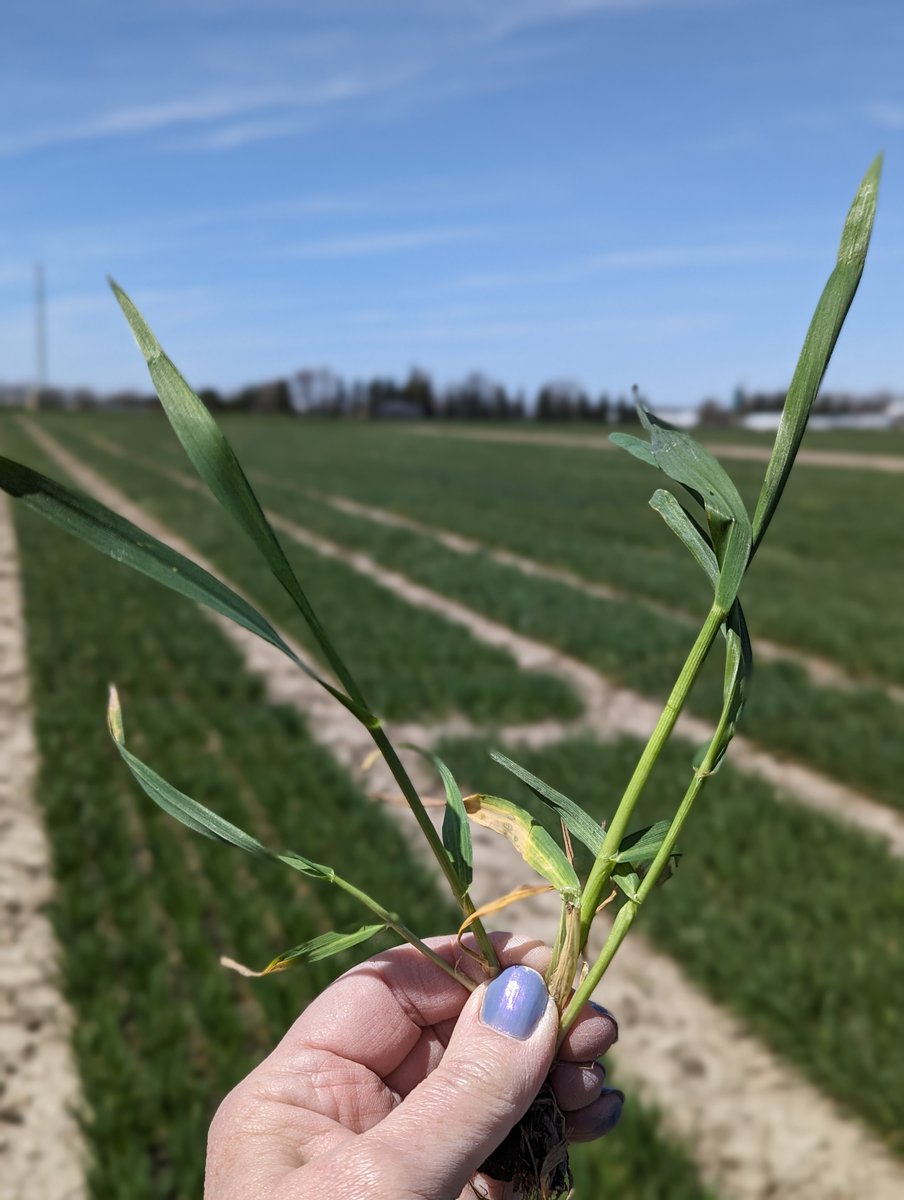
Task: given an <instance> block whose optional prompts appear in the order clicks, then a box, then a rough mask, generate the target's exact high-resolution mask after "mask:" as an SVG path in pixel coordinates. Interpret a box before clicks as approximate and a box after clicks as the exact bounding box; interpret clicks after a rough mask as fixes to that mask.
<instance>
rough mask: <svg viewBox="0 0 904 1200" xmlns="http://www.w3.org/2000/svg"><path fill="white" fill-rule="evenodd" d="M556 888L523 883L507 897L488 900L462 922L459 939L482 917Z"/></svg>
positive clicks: (548, 884) (543, 884)
mask: <svg viewBox="0 0 904 1200" xmlns="http://www.w3.org/2000/svg"><path fill="white" fill-rule="evenodd" d="M554 891H555V888H554V887H553V886H552V884H551V883H537V884H533V885H531V884H527V883H522V884H521V886H520V887H516V888H513V889H512V891H510V892H508V893H507V894H506V895H505V896H500V897H499V899H498V900H488V901H487V903H486V904H481V906H480V908H478V909H475V910H474V912H472V913H471V915H470V916H469V917H466V918H465V919H464V921H462V923H461V925H460V926H459V929H458V937H459V939H460V938H461V935H462V934H463V933H465V932H466V931H467V929H468V927H469V926H470V925H472V924H473V923H474V922H475V921H479V920H480V918H481V917H488V916H490V914H491V913H494V912H499V910H500V909H503V908H508V906H509V905H510V904H515V903H516V901H518V900H526V899H527V898H528V897H529V896H539V895H541V894H542V893H543V892H554Z"/></svg>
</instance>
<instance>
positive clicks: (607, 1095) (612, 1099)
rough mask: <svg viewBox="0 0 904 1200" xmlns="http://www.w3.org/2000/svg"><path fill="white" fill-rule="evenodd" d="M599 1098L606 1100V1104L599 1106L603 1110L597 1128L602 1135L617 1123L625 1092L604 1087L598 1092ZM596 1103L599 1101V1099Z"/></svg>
mask: <svg viewBox="0 0 904 1200" xmlns="http://www.w3.org/2000/svg"><path fill="white" fill-rule="evenodd" d="M600 1100H606V1101H608V1103H607V1104H604V1105H602V1106H601V1107H602V1109H603V1111H602V1113H601V1115H600V1116H601V1119H600V1123H599V1126H598V1128H599V1131H600V1135H602V1134H604V1133H608V1132H609V1131H610V1130H611V1129H614V1128H615V1126H616V1125H617V1124H618V1121H619V1118H620V1117H621V1114H622V1108H623V1107H624V1104H625V1093H624V1092H620V1091H619V1090H618V1088H605V1087H604V1088H603V1090H602V1091H601V1092H600ZM597 1103H599V1100H598V1101H597Z"/></svg>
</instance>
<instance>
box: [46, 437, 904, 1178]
mask: <svg viewBox="0 0 904 1200" xmlns="http://www.w3.org/2000/svg"><path fill="white" fill-rule="evenodd" d="M29 432H30V433H32V435H33V436H35V438H36V440H38V441H39V442H40V444H41V445H42V446H43V447H44V449H45V450H46V451H47V452H48V453H49V454H50V455H52V456H53V457H54V458H56V460H57V461H58V462H59V463H60V464H61V465H62V466H63V467H64V468H65V469H66V470H68V471H70V472H71V473H72V475H73V477H74V478H76V479H77V480H78V482H79V484H80V485H81V486H82V487H84V488H86V489H87V490H89V491H91V492H92V493H93V494H94V495H95V496H97V497H98V498H99V499H101V500H102V501H103V502H104V503H105V504H107V505H109V506H110V507H112V508H115V509H116V510H117V511H118V512H120V513H122V514H123V515H124V516H126V517H128V518H129V520H132V521H134V522H135V523H136V524H139V525H141V526H142V527H143V528H145V529H147V530H148V531H149V532H151V533H152V534H153V535H154V536H155V537H159V538H161V540H165V541H167V542H168V543H169V544H170V545H172V546H173V547H174V548H176V549H178V550H179V551H180V552H181V553H184V554H188V555H190V556H191V557H192V558H193V559H194V560H195V561H196V562H199V563H201V564H202V565H204V566H205V567H207V569H211V565H210V564H208V563H205V562H204V559H203V558H202V557H201V556H200V555H198V554H196V553H195V552H194V551H193V549H192V547H191V546H190V545H188V544H187V543H186V542H184V541H183V540H182V539H181V538H178V537H177V536H175V535H173V534H172V533H171V532H170V531H169V530H167V529H166V528H165V527H164V526H163V525H162V524H161V523H160V522H158V521H156V520H154V519H153V518H152V517H151V516H150V515H149V514H147V513H145V512H143V511H142V510H141V509H140V508H138V506H137V505H134V504H132V503H131V502H130V501H129V500H128V498H127V497H126V496H125V495H124V494H123V493H122V492H120V491H119V490H118V489H117V488H114V487H113V486H112V485H110V484H108V483H107V482H106V481H105V480H104V479H103V478H102V477H101V476H99V475H98V474H97V473H96V472H94V471H92V470H90V469H89V468H87V467H85V466H83V465H82V464H80V463H79V462H78V461H77V460H76V459H74V458H73V456H72V455H71V454H69V453H68V452H67V451H65V450H64V449H63V447H62V446H60V445H59V443H57V442H56V441H55V440H54V439H52V438H50V437H49V436H48V435H47V434H46V433H44V432H43V431H41V430H38V429H36V428H35V427H34V426H31V425H30V426H29ZM227 582H228V581H227ZM230 586H231V585H230ZM210 615H211V617H212V619H213V620H215V621H216V622H217V623H218V624H219V625H220V627H221V628H222V629H223V631H224V633H225V634H226V635H227V636H228V637H229V639H230V640H231V641H232V642H233V644H234V645H236V646H237V647H238V649H239V650H240V651H241V653H242V654H243V656H244V658H245V662H246V665H247V668H248V669H249V670H250V671H252V672H254V673H255V674H257V675H258V676H259V677H261V678H262V680H263V682H264V684H265V687H266V689H267V694H268V697H269V698H270V699H271V700H272V701H278V702H280V703H291V704H294V705H295V706H296V707H297V708H298V709H299V710H300V711H301V712H302V713H303V715H304V716H305V718H306V719H307V721H308V723H309V727H310V729H311V731H312V733H313V734H314V736H316V737H317V738H318V740H320V741H322V742H323V744H324V745H325V746H327V747H328V748H329V749H330V750H331V751H332V752H333V753H334V754H335V756H336V757H337V758H338V759H339V761H340V762H342V763H343V764H344V765H345V766H347V767H349V768H350V769H352V770H355V769H356V768H358V767H359V766H360V764H361V762H362V760H363V759H364V757H365V755H366V754H367V752H368V751H369V750H370V748H371V745H372V743H371V741H370V739H369V737H368V736H367V734H366V733H365V732H364V730H362V729H361V727H360V725H358V724H357V722H356V721H355V720H354V718H352V717H351V716H350V714H349V713H347V712H346V711H345V710H344V709H343V708H342V707H341V706H339V705H338V704H336V703H335V702H334V701H332V700H331V699H330V698H329V697H328V696H327V694H326V693H325V692H323V691H322V689H320V688H319V687H318V686H317V685H316V684H315V683H314V682H313V681H312V680H310V679H309V678H308V677H307V676H305V675H304V674H302V672H300V671H298V670H297V669H296V668H295V667H293V665H292V664H291V663H290V662H289V660H288V659H286V658H285V657H284V656H282V655H281V654H279V652H278V651H276V650H274V648H273V647H271V646H269V645H267V644H266V643H265V642H262V641H261V640H260V639H259V638H256V637H255V636H254V635H253V634H251V633H249V632H248V631H246V630H244V629H241V628H239V627H238V626H236V625H234V624H233V623H232V622H230V621H228V620H226V619H225V618H222V617H219V616H216V615H214V614H210ZM470 619H471V617H470V616H469V620H470ZM479 620H480V621H481V622H482V620H483V619H482V618H480V619H479ZM487 624H488V625H491V623H487ZM496 630H498V631H500V632H503V631H502V630H501V627H498V626H497V627H496ZM513 638H514V635H512V634H511V632H510V631H509V635H508V641H507V644H508V645H509V648H510V649H512V648H513V646H514V644H515V643H514V641H512V639H513ZM517 641H518V642H524V641H526V639H517ZM528 648H529V644H528V646H527V647H524V648H523V649H525V650H527V649H528ZM549 654H550V652H549V651H548V650H545V651H544V652H543V654H542V655H541V657H542V658H544V659H545V661H544V663H543V665H544V668H545V667H546V666H547V664H548V661H549ZM534 656H535V653H534V652H533V650H532V653H531V654H530V655H528V657H534ZM577 665H578V666H579V667H580V664H577ZM582 670H584V671H587V669H586V668H582ZM587 673H588V675H590V676H593V674H594V673H593V672H589V671H588V672H587ZM588 682H589V681H588ZM594 686H595V687H597V688H598V690H599V693H600V695H601V696H602V695H604V694H605V685H604V684H603V682H602V681H601V680H598V679H597V680H596V681H595V684H594ZM644 703H646V702H644ZM409 732H410V730H402V729H398V730H394V731H393V733H394V734H400V735H404V734H406V733H409ZM443 732H445V730H444V729H438V728H437V729H431V730H425V729H422V730H420V731H418V736H419V737H420V738H421V740H422V741H426V740H432V738H435V737H436V736H437V735H438V734H441V733H443ZM425 734H426V735H427V737H425V736H424V735H425ZM505 736H507V734H506V735H505ZM411 771H412V775H413V776H414V777H415V778H416V781H417V782H418V783H419V785H421V786H424V787H425V789H426V790H429V789H430V788H432V787H434V786H435V785H434V783H433V782H432V781H428V780H425V776H424V774H423V768H422V766H421V764H420V761H419V760H415V761H414V762H412V764H411ZM365 782H366V784H367V786H368V789H369V791H370V792H371V793H372V794H376V795H381V794H385V793H386V792H387V791H389V792H394V791H395V787H394V785H393V784H392V782H391V780H390V779H389V778H388V773H387V772H386V771H385V767H384V766H383V764H379V765H378V766H376V767H375V768H374V769H373V770H372V771H371V772H370V773H369V774H368V775H367V776H366V780H365ZM393 807H394V808H395V806H393ZM397 811H399V814H400V816H399V819H400V820H401V821H403V822H404V823H405V824H404V827H405V828H406V829H411V831H412V839H413V840H412V844H413V845H414V846H416V847H417V850H418V853H421V854H423V853H425V847H424V845H423V842H422V841H420V840H417V839H416V838H415V836H414V835H415V830H414V822H413V819H412V818H410V816H409V815H408V814H407V811H403V810H397ZM474 841H475V861H476V863H477V865H478V881H477V886H476V888H475V896H476V899H477V900H478V901H482V900H485V899H489V898H492V897H494V896H498V895H501V894H502V893H503V892H506V891H508V890H510V889H511V887H513V886H514V885H515V884H517V883H521V882H524V881H525V874H526V869H525V867H524V865H523V863H522V862H521V860H520V859H518V858H517V856H515V855H514V852H513V851H511V849H510V847H509V845H508V843H506V842H504V841H502V840H501V839H498V838H494V837H493V836H492V835H491V834H490V833H489V832H488V831H486V830H482V829H480V828H479V827H477V828H475V829H474ZM507 919H508V924H509V926H510V927H511V928H514V929H515V930H516V931H519V932H524V933H527V934H528V935H529V936H533V937H538V938H543V939H545V940H550V939H551V937H552V936H553V935H554V932H555V924H556V913H555V909H554V906H553V905H550V904H549V902H548V897H534V898H532V899H531V900H529V901H526V902H525V903H524V904H522V905H518V906H515V907H513V908H510V909H508V910H507ZM601 998H602V999H603V1000H604V1002H605V1003H607V1004H608V1005H609V1006H610V1007H611V1008H613V1009H615V1010H616V1011H617V1013H618V1016H619V1020H620V1024H621V1031H622V1037H621V1046H622V1053H623V1054H624V1056H625V1059H626V1060H627V1061H629V1062H630V1074H631V1076H632V1077H633V1078H634V1079H635V1080H636V1081H637V1088H638V1090H639V1091H640V1092H641V1093H642V1094H643V1095H644V1096H646V1097H649V1098H650V1099H651V1100H652V1101H654V1102H655V1103H657V1104H658V1105H660V1106H661V1107H662V1109H663V1110H664V1112H665V1114H666V1120H667V1122H668V1125H669V1127H670V1128H671V1129H672V1130H673V1131H674V1132H675V1133H676V1134H677V1135H678V1136H681V1137H683V1138H686V1139H688V1140H689V1142H690V1144H691V1146H692V1147H693V1149H694V1154H695V1157H696V1159H697V1161H698V1164H699V1167H700V1171H701V1173H702V1175H703V1176H704V1177H705V1178H706V1179H707V1180H709V1181H710V1182H711V1183H712V1184H713V1185H715V1186H717V1187H718V1188H719V1189H720V1191H721V1194H722V1195H723V1196H724V1197H726V1200H731V1198H733V1200H775V1198H776V1197H781V1198H782V1200H850V1197H851V1196H855V1195H862V1194H866V1195H870V1196H871V1197H872V1200H897V1198H898V1197H900V1196H901V1195H902V1194H904V1163H902V1162H900V1161H899V1160H896V1159H894V1158H893V1157H892V1156H891V1155H890V1154H889V1152H888V1151H887V1149H886V1148H885V1147H884V1146H883V1145H882V1144H881V1143H880V1142H878V1141H877V1140H876V1139H875V1138H874V1137H873V1136H872V1135H871V1134H870V1133H869V1132H868V1131H867V1130H865V1129H864V1128H863V1127H862V1126H861V1125H859V1124H858V1123H857V1122H856V1121H853V1120H851V1119H850V1118H848V1117H846V1116H845V1115H844V1114H842V1113H840V1112H839V1111H838V1110H837V1109H836V1108H835V1107H834V1105H833V1104H832V1103H831V1102H829V1101H827V1100H826V1099H825V1097H824V1096H822V1095H821V1094H820V1093H819V1092H818V1091H817V1090H816V1089H815V1088H813V1087H812V1086H811V1085H810V1084H808V1083H807V1082H805V1081H804V1080H802V1079H801V1078H800V1077H799V1076H798V1075H797V1074H796V1073H795V1072H794V1071H793V1070H792V1069H791V1068H789V1067H788V1066H786V1065H785V1064H784V1063H782V1062H781V1061H780V1060H779V1059H777V1058H776V1057H775V1055H773V1054H772V1052H771V1051H769V1050H768V1049H766V1048H765V1047H764V1046H763V1045H762V1044H761V1043H760V1042H758V1041H757V1040H756V1039H755V1038H753V1037H751V1036H750V1035H749V1034H747V1033H746V1032H745V1031H744V1029H743V1027H742V1026H741V1025H740V1024H739V1023H738V1022H736V1021H735V1020H733V1019H732V1018H731V1017H730V1016H728V1015H727V1014H726V1013H725V1012H724V1011H723V1010H722V1009H720V1008H719V1007H718V1006H717V1005H716V1004H714V1003H713V1002H712V1001H711V1000H710V999H709V998H708V997H707V996H705V995H704V994H703V993H702V992H701V991H700V990H699V989H697V988H696V987H695V986H694V985H692V984H691V983H689V982H688V981H687V980H686V979H685V978H684V976H683V975H682V973H681V971H680V969H679V968H678V967H677V966H676V965H675V964H674V963H672V962H671V961H670V960H669V959H666V958H664V957H663V956H661V955H659V954H658V953H656V952H654V951H653V950H651V949H650V947H649V945H648V944H647V943H646V942H645V940H644V939H643V937H641V936H639V935H636V934H634V935H632V937H631V938H630V939H629V941H628V943H627V944H626V945H625V947H623V949H622V951H621V953H620V955H619V958H618V960H617V962H616V964H615V966H614V968H613V969H612V970H611V971H610V972H609V973H608V974H607V976H606V982H605V989H604V994H603V995H602V997H601Z"/></svg>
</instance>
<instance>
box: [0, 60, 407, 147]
mask: <svg viewBox="0 0 904 1200" xmlns="http://www.w3.org/2000/svg"><path fill="white" fill-rule="evenodd" d="M389 85H391V79H389V78H386V77H383V78H380V77H376V78H370V79H365V78H356V77H354V76H349V75H336V76H334V77H332V78H330V79H327V80H325V81H324V82H322V83H320V84H317V85H314V86H313V87H309V88H287V87H266V88H243V89H240V90H237V91H225V90H210V91H207V92H202V93H200V94H198V95H195V96H188V97H183V98H181V99H176V100H165V101H160V102H157V103H152V104H145V105H138V106H133V107H128V108H114V109H109V110H107V111H106V112H101V113H98V114H96V115H95V116H93V117H89V118H87V119H84V120H80V121H72V122H60V123H59V124H55V125H45V126H37V127H35V128H33V129H30V130H26V131H25V132H23V133H17V134H9V135H6V136H5V137H0V157H7V158H8V157H12V156H13V155H16V154H22V153H26V152H27V151H29V150H38V149H43V148H44V147H47V146H59V145H65V144H67V143H72V142H84V141H94V140H101V139H108V138H121V137H135V136H141V135H144V134H151V133H159V132H161V131H169V130H173V129H176V128H179V127H184V126H191V125H198V126H205V125H207V126H209V125H211V124H214V123H216V122H222V121H227V120H231V121H235V119H236V118H239V117H246V116H249V115H251V114H255V113H265V112H268V111H269V112H270V113H271V114H272V115H271V117H270V118H269V131H268V132H267V134H266V136H275V133H274V123H276V122H283V123H287V122H291V127H292V128H293V129H297V127H298V124H299V117H298V114H299V113H303V112H307V113H314V112H316V111H318V110H322V109H324V108H329V107H332V106H336V105H338V104H341V103H344V102H348V101H350V100H354V99H358V98H361V97H363V96H365V95H370V94H372V93H374V92H375V91H379V90H381V89H382V88H383V87H386V86H389ZM289 114H294V115H293V116H290V115H289ZM266 124H267V123H266V122H259V123H258V124H257V127H256V129H255V128H254V127H253V126H252V125H250V124H246V125H245V126H244V131H243V130H242V126H241V125H235V124H233V125H232V126H231V127H229V126H227V127H225V128H224V129H221V130H220V133H221V135H222V137H223V138H225V141H222V142H221V143H220V144H219V146H218V148H223V147H224V146H225V145H226V144H228V142H229V138H230V136H231V137H233V138H234V139H236V140H235V141H234V142H233V144H235V145H242V144H244V143H245V142H246V141H248V140H251V139H252V138H253V137H255V136H256V137H260V136H261V135H262V134H264V132H265V128H266ZM286 128H288V126H286ZM210 136H211V137H214V136H215V133H214V134H211V135H210Z"/></svg>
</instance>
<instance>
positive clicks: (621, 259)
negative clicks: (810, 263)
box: [456, 242, 801, 290]
mask: <svg viewBox="0 0 904 1200" xmlns="http://www.w3.org/2000/svg"><path fill="white" fill-rule="evenodd" d="M800 253H801V250H800V247H798V246H792V245H789V244H787V243H781V242H729V243H723V244H718V245H709V246H705V245H691V246H647V247H636V248H634V249H631V250H608V251H605V252H604V253H602V254H590V255H586V256H585V257H583V258H580V259H573V260H572V261H571V262H568V263H562V264H561V265H559V266H551V267H538V268H536V269H534V270H526V271H494V272H480V273H478V274H473V275H466V276H462V277H461V278H459V279H458V280H457V281H456V282H457V283H458V285H459V286H462V287H466V288H473V289H476V290H482V289H486V290H493V289H497V288H498V289H503V288H508V287H527V286H531V287H538V286H542V285H547V284H556V283H571V282H573V281H575V280H578V279H583V278H586V277H588V276H591V275H595V274H597V273H600V272H604V271H622V272H631V271H661V270H667V269H669V268H681V267H728V266H732V265H734V264H737V263H750V262H760V261H775V260H777V259H778V260H781V259H786V258H792V257H796V256H798V255H799V254H800Z"/></svg>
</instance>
